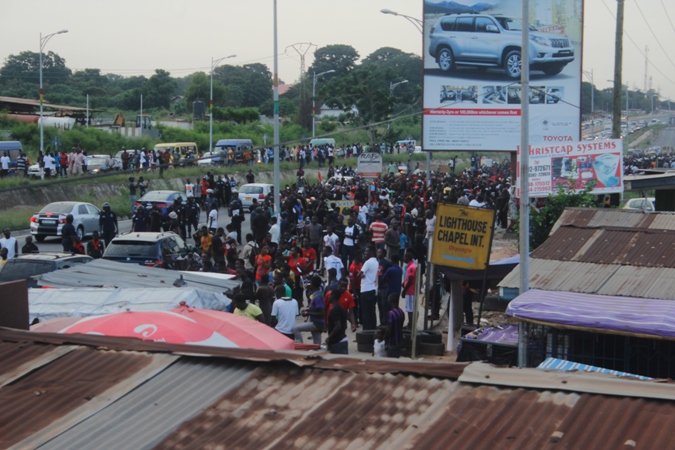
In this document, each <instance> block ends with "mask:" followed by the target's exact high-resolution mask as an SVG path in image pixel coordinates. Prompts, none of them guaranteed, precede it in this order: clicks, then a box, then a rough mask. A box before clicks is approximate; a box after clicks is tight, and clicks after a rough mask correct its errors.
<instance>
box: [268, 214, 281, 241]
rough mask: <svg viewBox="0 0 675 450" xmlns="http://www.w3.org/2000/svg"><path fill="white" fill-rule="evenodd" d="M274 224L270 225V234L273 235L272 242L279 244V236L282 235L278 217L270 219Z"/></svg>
mask: <svg viewBox="0 0 675 450" xmlns="http://www.w3.org/2000/svg"><path fill="white" fill-rule="evenodd" d="M270 223H271V224H272V226H271V227H270V235H272V243H273V244H277V245H279V237H280V235H281V227H280V226H279V223H277V218H276V217H272V218H271V219H270Z"/></svg>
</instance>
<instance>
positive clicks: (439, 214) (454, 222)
mask: <svg viewBox="0 0 675 450" xmlns="http://www.w3.org/2000/svg"><path fill="white" fill-rule="evenodd" d="M494 223H495V211H494V210H493V209H484V208H472V207H469V206H462V205H452V204H449V205H445V204H440V205H438V208H437V209H436V226H435V227H434V234H433V244H432V246H431V262H432V263H433V264H438V265H441V266H448V267H456V268H459V269H469V270H485V268H486V267H487V264H488V261H489V260H490V259H489V258H490V245H491V243H492V232H493V230H494V226H493V225H494Z"/></svg>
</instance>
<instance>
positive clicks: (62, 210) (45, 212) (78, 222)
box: [30, 202, 101, 242]
mask: <svg viewBox="0 0 675 450" xmlns="http://www.w3.org/2000/svg"><path fill="white" fill-rule="evenodd" d="M68 214H72V215H73V219H74V220H73V226H74V227H75V231H76V233H77V235H78V236H79V237H80V239H84V237H85V236H89V235H91V233H92V231H98V219H99V216H100V214H101V211H100V210H99V209H98V208H97V207H96V206H94V205H92V204H91V203H83V202H54V203H50V204H48V205H47V206H45V207H44V208H42V209H41V210H40V212H37V213H35V214H34V215H33V217H31V218H30V234H32V235H33V236H35V240H36V241H38V242H42V241H44V240H45V238H46V237H48V236H61V229H62V228H63V225H65V223H66V216H67V215H68Z"/></svg>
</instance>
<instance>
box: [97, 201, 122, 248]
mask: <svg viewBox="0 0 675 450" xmlns="http://www.w3.org/2000/svg"><path fill="white" fill-rule="evenodd" d="M118 230H119V228H118V226H117V214H115V212H114V211H111V210H110V203H108V202H105V203H104V204H103V211H101V214H100V215H99V216H98V231H99V233H100V234H101V236H102V237H103V241H104V242H105V243H106V245H107V244H110V241H112V240H113V239H114V238H115V236H117V233H118Z"/></svg>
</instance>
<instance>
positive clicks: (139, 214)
mask: <svg viewBox="0 0 675 450" xmlns="http://www.w3.org/2000/svg"><path fill="white" fill-rule="evenodd" d="M148 222H149V218H148V215H147V214H146V212H145V208H144V207H143V205H140V206H139V207H138V208H136V212H135V213H134V216H133V217H132V218H131V223H132V225H131V231H139V232H140V231H148Z"/></svg>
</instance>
